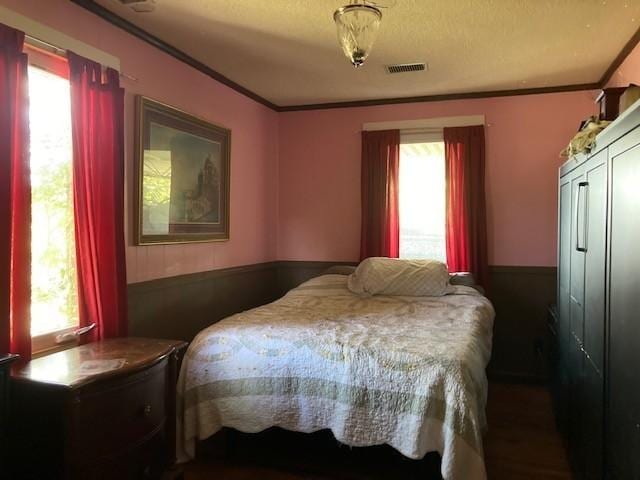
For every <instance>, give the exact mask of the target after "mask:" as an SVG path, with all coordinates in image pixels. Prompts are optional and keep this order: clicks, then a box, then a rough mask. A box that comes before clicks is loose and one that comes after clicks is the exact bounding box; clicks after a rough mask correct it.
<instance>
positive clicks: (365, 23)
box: [333, 3, 382, 68]
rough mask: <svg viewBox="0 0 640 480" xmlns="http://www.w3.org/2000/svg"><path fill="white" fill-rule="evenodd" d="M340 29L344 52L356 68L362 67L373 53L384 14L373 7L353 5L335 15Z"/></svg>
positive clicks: (341, 9) (343, 8) (359, 4)
mask: <svg viewBox="0 0 640 480" xmlns="http://www.w3.org/2000/svg"><path fill="white" fill-rule="evenodd" d="M333 19H334V21H335V22H336V26H337V27H338V41H339V42H340V45H341V46H342V51H343V52H344V54H345V55H346V56H347V58H348V59H349V60H350V61H351V63H352V64H353V66H354V67H356V68H357V67H359V66H360V65H362V64H363V63H364V61H365V59H366V58H367V56H369V52H371V47H372V46H373V42H374V41H375V39H376V37H377V35H378V29H379V28H380V22H381V20H382V12H380V10H379V9H377V8H376V7H374V6H372V5H366V4H364V3H352V4H351V5H345V6H344V7H341V8H339V9H338V10H336V11H335V13H334V14H333Z"/></svg>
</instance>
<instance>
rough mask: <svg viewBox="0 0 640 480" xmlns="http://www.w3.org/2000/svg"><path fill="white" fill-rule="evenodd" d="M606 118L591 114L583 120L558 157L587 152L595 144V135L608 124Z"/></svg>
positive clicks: (568, 156)
mask: <svg viewBox="0 0 640 480" xmlns="http://www.w3.org/2000/svg"><path fill="white" fill-rule="evenodd" d="M610 123H611V122H610V121H607V120H598V117H596V116H592V117H589V118H587V119H586V120H583V121H582V123H581V124H580V128H579V129H578V133H576V134H575V135H574V136H573V138H572V139H571V141H570V142H569V145H567V147H566V148H565V149H564V150H562V151H561V152H560V157H563V158H570V157H572V156H574V155H576V154H578V153H588V152H590V151H591V148H592V147H593V145H594V144H595V141H596V136H597V135H598V134H599V133H600V132H602V131H603V130H604V129H605V128H607V126H608V125H609V124H610Z"/></svg>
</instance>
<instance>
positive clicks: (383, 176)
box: [360, 130, 400, 260]
mask: <svg viewBox="0 0 640 480" xmlns="http://www.w3.org/2000/svg"><path fill="white" fill-rule="evenodd" d="M399 165H400V130H382V131H372V132H367V131H364V132H362V171H361V181H362V184H361V197H362V220H361V221H362V226H361V237H360V260H364V259H365V258H367V257H391V258H398V255H399V253H400V226H399V218H398V217H399V213H398V193H399V192H398V174H399Z"/></svg>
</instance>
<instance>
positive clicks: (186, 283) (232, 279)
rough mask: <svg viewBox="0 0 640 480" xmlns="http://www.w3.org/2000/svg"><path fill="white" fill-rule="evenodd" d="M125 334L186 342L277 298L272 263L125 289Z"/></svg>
mask: <svg viewBox="0 0 640 480" xmlns="http://www.w3.org/2000/svg"><path fill="white" fill-rule="evenodd" d="M128 295H129V334H130V335H132V336H139V337H156V338H174V339H177V340H186V341H191V340H192V339H193V337H194V336H195V335H196V334H197V333H198V332H199V331H200V330H202V329H203V328H205V327H207V326H208V325H211V324H212V323H215V322H217V321H218V320H221V319H223V318H225V317H227V316H229V315H232V314H234V313H238V312H241V311H243V310H247V309H249V308H253V307H257V306H258V305H264V304H265V303H269V302H272V301H273V300H275V299H276V298H278V296H279V289H278V269H277V264H276V263H275V262H270V263H260V264H256V265H247V266H243V267H234V268H225V269H221V270H212V271H209V272H201V273H193V274H189V275H180V276H177V277H170V278H162V279H158V280H151V281H148V282H141V283H132V284H130V285H129V286H128Z"/></svg>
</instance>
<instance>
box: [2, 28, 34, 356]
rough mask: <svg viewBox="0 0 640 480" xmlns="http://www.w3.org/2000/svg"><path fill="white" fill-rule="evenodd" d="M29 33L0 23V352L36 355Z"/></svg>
mask: <svg viewBox="0 0 640 480" xmlns="http://www.w3.org/2000/svg"><path fill="white" fill-rule="evenodd" d="M23 44H24V33H22V32H19V31H17V30H14V29H12V28H10V27H7V26H5V25H2V24H0V205H1V207H0V353H6V352H11V353H17V354H19V355H20V356H21V357H22V359H23V360H29V359H30V358H31V320H30V307H31V179H30V169H29V96H28V95H29V92H28V88H29V85H28V80H27V68H28V61H27V55H26V54H24V53H23V51H22V48H23Z"/></svg>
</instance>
